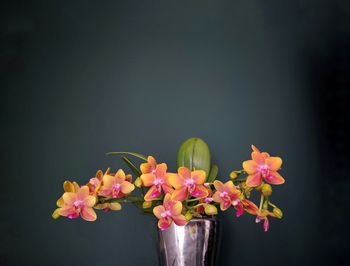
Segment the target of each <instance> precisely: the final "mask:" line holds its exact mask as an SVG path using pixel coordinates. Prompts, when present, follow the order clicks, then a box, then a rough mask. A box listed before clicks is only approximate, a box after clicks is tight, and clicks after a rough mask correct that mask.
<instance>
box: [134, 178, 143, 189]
mask: <svg viewBox="0 0 350 266" xmlns="http://www.w3.org/2000/svg"><path fill="white" fill-rule="evenodd" d="M134 185H135V187H141V186H142V180H141V178H139V177H138V178H136V180H135V182H134Z"/></svg>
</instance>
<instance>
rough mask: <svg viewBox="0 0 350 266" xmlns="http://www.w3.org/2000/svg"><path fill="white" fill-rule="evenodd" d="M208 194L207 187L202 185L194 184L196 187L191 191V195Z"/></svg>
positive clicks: (202, 195)
mask: <svg viewBox="0 0 350 266" xmlns="http://www.w3.org/2000/svg"><path fill="white" fill-rule="evenodd" d="M208 195H209V192H208V189H207V188H206V187H205V186H203V185H196V188H195V189H194V190H193V191H192V192H191V196H193V197H196V198H202V197H206V196H208Z"/></svg>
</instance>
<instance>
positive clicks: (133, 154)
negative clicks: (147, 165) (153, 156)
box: [107, 151, 147, 162]
mask: <svg viewBox="0 0 350 266" xmlns="http://www.w3.org/2000/svg"><path fill="white" fill-rule="evenodd" d="M107 155H132V156H135V157H137V158H139V159H141V160H144V161H146V162H147V158H146V156H145V155H142V154H140V153H136V152H129V151H112V152H108V153H107Z"/></svg>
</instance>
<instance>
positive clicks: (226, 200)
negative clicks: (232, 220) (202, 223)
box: [213, 180, 244, 217]
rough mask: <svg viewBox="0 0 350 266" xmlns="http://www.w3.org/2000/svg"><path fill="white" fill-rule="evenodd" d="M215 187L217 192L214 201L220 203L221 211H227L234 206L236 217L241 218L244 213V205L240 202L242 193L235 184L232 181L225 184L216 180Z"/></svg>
mask: <svg viewBox="0 0 350 266" xmlns="http://www.w3.org/2000/svg"><path fill="white" fill-rule="evenodd" d="M214 187H215V189H216V192H215V193H214V195H213V199H214V201H215V202H217V203H220V209H221V210H222V211H225V210H227V209H228V208H229V207H230V206H233V207H234V208H235V209H236V216H237V217H239V216H241V215H242V214H243V212H244V208H243V203H242V202H241V200H240V194H241V192H240V191H239V190H238V189H237V188H236V186H235V185H234V184H233V182H232V181H231V180H230V181H227V182H226V183H225V184H223V183H222V182H221V181H219V180H215V181H214Z"/></svg>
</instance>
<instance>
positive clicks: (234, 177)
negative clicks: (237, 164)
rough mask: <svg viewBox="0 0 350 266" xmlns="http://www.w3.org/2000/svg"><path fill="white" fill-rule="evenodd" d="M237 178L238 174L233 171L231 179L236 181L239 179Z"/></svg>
mask: <svg viewBox="0 0 350 266" xmlns="http://www.w3.org/2000/svg"><path fill="white" fill-rule="evenodd" d="M237 176H238V174H237V172H236V171H232V172H231V173H230V177H231V179H236V178H237Z"/></svg>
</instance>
